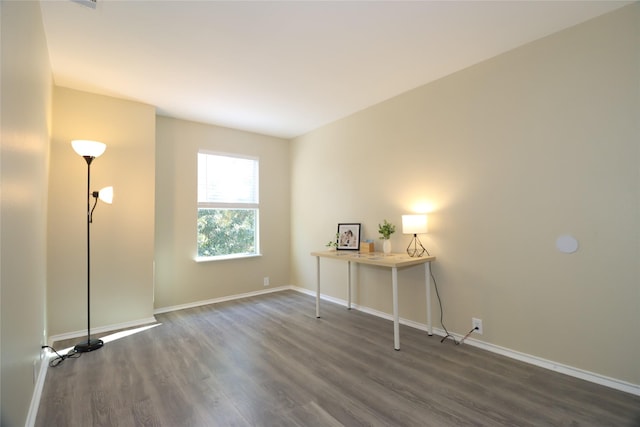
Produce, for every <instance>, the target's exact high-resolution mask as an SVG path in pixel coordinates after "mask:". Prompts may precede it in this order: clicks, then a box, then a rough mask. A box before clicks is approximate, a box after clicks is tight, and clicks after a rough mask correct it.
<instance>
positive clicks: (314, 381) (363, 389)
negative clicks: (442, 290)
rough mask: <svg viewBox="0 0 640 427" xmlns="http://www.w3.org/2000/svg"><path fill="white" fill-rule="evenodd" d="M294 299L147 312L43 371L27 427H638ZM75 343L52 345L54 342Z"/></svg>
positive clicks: (541, 376)
mask: <svg viewBox="0 0 640 427" xmlns="http://www.w3.org/2000/svg"><path fill="white" fill-rule="evenodd" d="M322 305H323V307H322V316H323V317H322V318H321V319H316V318H315V300H314V298H313V297H310V296H308V295H304V294H301V293H298V292H295V291H284V292H277V293H273V294H268V295H262V296H259V297H252V298H245V299H241V300H236V301H231V302H226V303H220V304H215V305H209V306H203V307H199V308H193V309H187V310H181V311H176V312H172V313H166V314H161V315H158V316H156V317H157V319H158V323H159V325H158V326H156V327H153V328H150V329H147V330H145V331H143V332H138V333H136V334H133V335H130V336H127V337H124V338H120V339H117V340H115V341H112V342H108V343H107V344H105V346H104V347H103V348H102V349H100V350H98V351H95V352H92V353H87V354H83V355H82V357H80V358H78V359H67V360H65V361H64V362H63V363H62V364H60V365H59V366H57V367H55V368H49V370H48V373H47V377H46V381H45V385H44V390H43V394H42V398H41V403H40V408H39V412H38V416H37V421H36V426H47V427H51V426H82V427H90V426H171V427H176V426H364V425H366V426H599V427H600V426H629V427H632V426H640V397H638V396H633V395H630V394H627V393H623V392H619V391H616V390H612V389H609V388H606V387H603V386H599V385H596V384H592V383H589V382H586V381H582V380H579V379H576V378H572V377H568V376H565V375H562V374H558V373H555V372H551V371H548V370H545V369H542V368H537V367H534V366H530V365H527V364H524V363H521V362H518V361H515V360H512V359H508V358H506V357H503V356H499V355H496V354H493V353H489V352H486V351H483V350H481V349H478V348H474V347H471V346H468V345H464V344H463V345H459V346H456V345H454V344H453V342H452V341H445V343H440V338H439V337H437V336H433V337H428V336H427V335H426V333H424V332H423V331H419V330H416V329H413V328H409V327H404V326H401V338H402V341H401V344H402V350H401V351H394V350H393V323H392V322H390V321H388V320H384V319H380V318H377V317H374V316H371V315H368V314H365V313H362V312H359V311H355V310H351V311H349V310H347V309H346V308H344V307H342V306H338V305H335V304H332V303H329V302H326V301H323V303H322ZM76 342H77V340H75V341H74V342H66V343H56V348H64V346H72V345H73V344H75V343H76Z"/></svg>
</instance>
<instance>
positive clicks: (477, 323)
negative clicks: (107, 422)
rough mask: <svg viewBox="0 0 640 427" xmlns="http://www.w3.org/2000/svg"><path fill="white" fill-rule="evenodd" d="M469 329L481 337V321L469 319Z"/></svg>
mask: <svg viewBox="0 0 640 427" xmlns="http://www.w3.org/2000/svg"><path fill="white" fill-rule="evenodd" d="M471 327H472V328H473V330H474V332H475V333H477V334H480V335H482V319H476V318H475V317H472V318H471Z"/></svg>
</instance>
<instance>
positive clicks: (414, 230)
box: [402, 214, 427, 234]
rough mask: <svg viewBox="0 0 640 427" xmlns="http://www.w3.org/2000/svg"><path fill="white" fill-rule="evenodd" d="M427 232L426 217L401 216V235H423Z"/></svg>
mask: <svg viewBox="0 0 640 427" xmlns="http://www.w3.org/2000/svg"><path fill="white" fill-rule="evenodd" d="M426 232H427V215H425V214H419V215H402V233H404V234H424V233H426Z"/></svg>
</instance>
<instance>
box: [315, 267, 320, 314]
mask: <svg viewBox="0 0 640 427" xmlns="http://www.w3.org/2000/svg"><path fill="white" fill-rule="evenodd" d="M316 317H317V318H319V317H320V257H319V256H317V257H316Z"/></svg>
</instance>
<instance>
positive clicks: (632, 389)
mask: <svg viewBox="0 0 640 427" xmlns="http://www.w3.org/2000/svg"><path fill="white" fill-rule="evenodd" d="M290 289H293V290H295V291H297V292H301V293H303V294H307V295H311V296H314V297H315V296H316V292H315V291H312V290H309V289H306V288H300V287H297V286H291V287H290ZM320 298H321V299H323V300H327V301H330V302H333V303H335V304H339V305H342V306H345V307H346V306H347V305H348V302H347V301H345V300H343V299H340V298H335V297H332V296H329V295H324V294H320ZM351 307H352V308H353V309H356V310H359V311H362V312H364V313H368V314H371V315H373V316H377V317H381V318H383V319H387V320H391V321H393V315H391V314H389V313H385V312H382V311H379V310H374V309H372V308H369V307H364V306H360V305H357V304H353V303H352V304H351ZM400 323H401V324H403V325H406V326H410V327H412V328H415V329H419V330H422V331H425V332H427V325H426V324H424V323H419V322H414V321H413V320H408V319H403V318H400ZM433 333H434V335H439V336H441V337H444V336H445V335H446V333H445V331H444V330H442V329H439V328H435V327H434V328H433ZM451 335H453V336H454V337H455V338H456V339H457V340H461V339H462V338H463V335H460V334H453V333H452V334H451ZM464 343H465V344H468V345H471V346H474V347H478V348H481V349H483V350H487V351H490V352H492V353H496V354H500V355H502V356H506V357H509V358H512V359H515V360H519V361H521V362H525V363H528V364H530V365H535V366H538V367H541V368H545V369H549V370H551V371H555V372H559V373H561V374H565V375H569V376H572V377H575V378H580V379H582V380H585V381H589V382H592V383H595V384H599V385H603V386H605V387H609V388H613V389H616V390H620V391H624V392H626V393H630V394H634V395H636V396H640V384H633V383H630V382H627V381H622V380H619V379H616V378H611V377H607V376H605V375H600V374H598V373H595V372H590V371H585V370H584V369H580V368H575V367H573V366H569V365H565V364H562V363H558V362H554V361H552V360H547V359H543V358H541V357H538V356H532V355H530V354H526V353H521V352H519V351H516V350H512V349H509V348H506V347H501V346H499V345H495V344H491V343H488V342H485V341H480V340H478V339H475V338H467V339H465V340H464Z"/></svg>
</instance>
